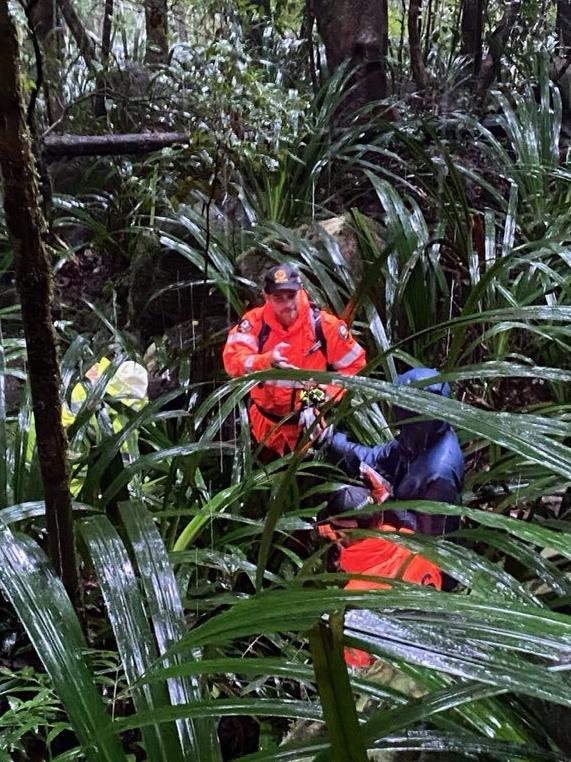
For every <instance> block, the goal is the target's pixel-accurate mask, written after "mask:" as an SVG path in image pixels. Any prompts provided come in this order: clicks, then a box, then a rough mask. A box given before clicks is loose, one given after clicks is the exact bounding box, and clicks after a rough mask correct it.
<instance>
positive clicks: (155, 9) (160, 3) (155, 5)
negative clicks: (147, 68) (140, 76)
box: [145, 0, 169, 65]
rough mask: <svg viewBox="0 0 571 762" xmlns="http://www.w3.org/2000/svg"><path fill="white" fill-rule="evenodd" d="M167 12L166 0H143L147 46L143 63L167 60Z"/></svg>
mask: <svg viewBox="0 0 571 762" xmlns="http://www.w3.org/2000/svg"><path fill="white" fill-rule="evenodd" d="M167 19H168V13H167V2H166V0H145V24H146V30H147V47H146V50H145V63H147V64H151V65H152V64H164V63H167V61H168V55H169V43H168V25H167Z"/></svg>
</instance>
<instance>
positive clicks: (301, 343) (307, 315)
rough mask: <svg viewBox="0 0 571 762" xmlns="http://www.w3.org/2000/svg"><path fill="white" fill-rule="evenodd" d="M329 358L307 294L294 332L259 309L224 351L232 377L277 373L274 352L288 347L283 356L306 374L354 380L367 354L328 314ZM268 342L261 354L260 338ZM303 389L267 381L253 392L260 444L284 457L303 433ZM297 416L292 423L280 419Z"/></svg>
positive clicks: (324, 326) (324, 321) (334, 391)
mask: <svg viewBox="0 0 571 762" xmlns="http://www.w3.org/2000/svg"><path fill="white" fill-rule="evenodd" d="M319 315H320V322H321V330H322V333H323V337H324V339H325V344H326V347H325V350H326V351H325V352H324V351H323V347H322V346H321V342H320V340H319V338H318V337H316V327H315V321H316V315H315V311H314V309H313V308H312V306H311V305H310V303H309V299H308V297H307V294H306V292H305V291H303V290H302V291H301V293H300V309H299V315H298V317H297V320H296V321H295V323H293V325H291V326H290V327H289V328H283V326H281V325H280V323H278V321H277V320H276V318H275V316H274V313H273V310H272V308H271V307H270V306H269V305H264V306H263V307H256V308H255V309H253V310H250V311H249V312H246V314H245V315H244V316H243V317H242V320H241V321H240V323H238V325H237V326H235V327H234V328H232V329H231V330H230V333H229V335H228V339H227V341H226V345H225V347H224V351H223V355H222V357H223V361H224V368H225V370H226V372H227V373H228V374H229V375H230V376H242V375H244V374H246V373H250V372H252V371H256V370H268V369H269V368H271V367H272V357H271V355H272V350H273V349H274V347H275V346H276V345H277V344H280V343H282V342H285V343H287V344H289V347H288V348H287V349H286V350H285V351H284V352H283V353H282V354H283V355H284V356H285V357H287V360H288V362H289V363H291V364H292V365H295V366H297V367H298V368H301V369H303V370H318V371H319V370H326V369H327V367H328V366H329V367H330V368H331V369H333V370H336V371H338V372H339V373H343V374H344V375H347V376H352V375H355V373H357V372H358V371H359V370H361V368H363V367H364V365H365V363H366V359H365V350H364V349H363V348H362V347H361V346H360V345H359V344H358V343H357V342H356V341H355V339H354V338H353V337H352V336H351V333H350V332H349V329H348V328H347V326H346V324H345V323H344V322H343V321H342V320H340V319H339V318H337V317H335V315H332V314H331V313H329V312H326V311H325V310H319ZM264 325H265V326H267V328H265V329H264V333H266V334H267V338H266V339H265V341H264V344H263V347H262V351H261V352H260V332H261V331H262V329H263V327H264ZM301 387H302V385H301V384H300V383H299V382H297V381H285V380H279V381H264V382H263V383H260V384H258V385H257V386H256V387H255V388H254V389H253V390H252V391H251V393H250V394H251V401H252V405H251V407H250V425H251V427H252V435H253V436H254V439H255V440H256V441H257V442H262V443H263V444H264V445H265V446H266V447H269V448H270V449H272V450H275V451H276V452H277V453H279V454H280V455H282V454H283V453H284V452H286V451H288V450H293V449H294V448H295V446H296V444H297V441H298V438H299V433H300V428H299V423H298V421H297V417H296V416H295V413H296V412H297V411H298V410H299V409H300V401H299V394H300V389H301ZM328 391H329V392H330V396H332V397H333V396H335V395H339V394H340V392H341V390H340V389H339V387H336V386H331V387H330V388H329V389H328ZM290 414H293V415H292V416H291V418H290V419H289V421H284V422H283V423H280V421H281V419H283V418H284V417H286V416H288V415H290Z"/></svg>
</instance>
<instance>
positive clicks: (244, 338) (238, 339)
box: [226, 332, 258, 352]
mask: <svg viewBox="0 0 571 762" xmlns="http://www.w3.org/2000/svg"><path fill="white" fill-rule="evenodd" d="M226 343H227V344H238V343H239V344H246V345H247V346H249V347H250V349H254V350H255V351H256V352H257V351H258V339H257V338H256V337H255V336H251V335H250V334H248V333H240V332H238V333H232V334H230V336H228V340H227V341H226Z"/></svg>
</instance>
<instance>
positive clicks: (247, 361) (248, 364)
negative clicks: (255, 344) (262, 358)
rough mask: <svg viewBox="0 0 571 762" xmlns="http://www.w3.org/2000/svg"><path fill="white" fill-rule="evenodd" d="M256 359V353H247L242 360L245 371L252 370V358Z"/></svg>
mask: <svg viewBox="0 0 571 762" xmlns="http://www.w3.org/2000/svg"><path fill="white" fill-rule="evenodd" d="M255 359H256V355H248V357H246V359H245V360H244V370H245V371H246V372H247V373H250V371H251V370H252V366H253V365H254V360H255Z"/></svg>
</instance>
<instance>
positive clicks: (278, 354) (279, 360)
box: [272, 341, 299, 370]
mask: <svg viewBox="0 0 571 762" xmlns="http://www.w3.org/2000/svg"><path fill="white" fill-rule="evenodd" d="M288 348H289V344H288V343H287V342H285V341H281V342H280V343H279V344H276V346H275V347H274V348H273V349H272V367H274V368H282V369H283V368H289V369H290V370H299V368H298V367H297V365H292V364H291V363H290V362H288V359H287V357H286V356H285V355H284V354H283V353H284V352H285V351H286V349H288Z"/></svg>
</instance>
